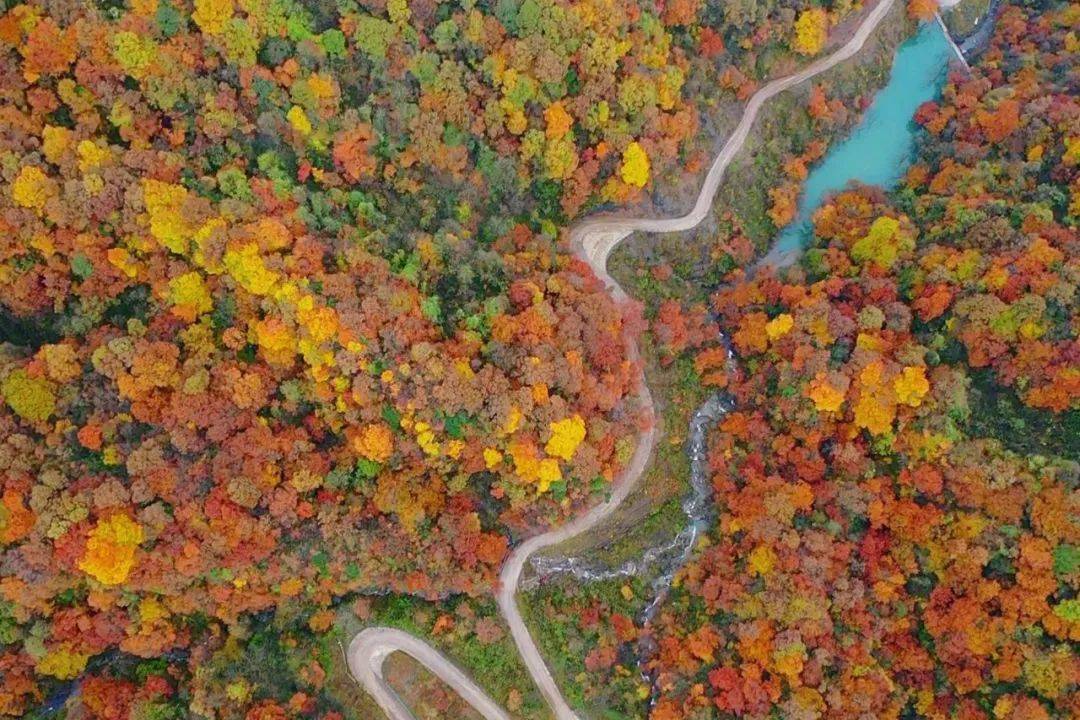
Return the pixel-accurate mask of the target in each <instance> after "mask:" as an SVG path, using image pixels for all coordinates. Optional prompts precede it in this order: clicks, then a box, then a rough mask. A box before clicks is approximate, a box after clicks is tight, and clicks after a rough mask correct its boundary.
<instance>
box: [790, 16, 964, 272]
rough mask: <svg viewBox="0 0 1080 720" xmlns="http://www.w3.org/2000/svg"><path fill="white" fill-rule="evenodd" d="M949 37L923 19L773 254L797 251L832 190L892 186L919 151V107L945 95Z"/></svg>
mask: <svg viewBox="0 0 1080 720" xmlns="http://www.w3.org/2000/svg"><path fill="white" fill-rule="evenodd" d="M954 57H955V55H954V54H953V51H952V48H951V47H950V46H949V41H948V39H947V38H946V37H945V33H944V32H943V31H942V30H941V28H940V27H939V26H938V24H937V23H934V22H929V23H923V25H922V26H921V27H920V28H919V31H918V33H916V34H915V36H914V37H912V38H911V39H909V40H907V41H906V42H905V43H904V44H902V45H901V46H900V47H899V48H898V49H897V51H896V56H895V57H894V59H893V68H892V73H891V74H890V76H889V83H888V84H887V85H886V86H885V87H884V88H882V89H881V90H880V91H879V92H878V94H877V95H875V96H874V101H873V103H872V104H871V105H870V108H869V109H868V110H867V111H866V115H865V116H864V117H863V119H862V121H861V122H860V123H859V124H858V126H856V127H855V129H854V130H853V131H852V133H851V135H850V136H848V137H847V138H846V139H845V140H843V141H841V142H840V143H838V144H836V145H834V146H833V147H832V148H830V149H829V151H828V153H827V154H826V155H825V158H824V159H823V160H822V161H821V162H820V163H818V164H817V165H815V166H814V167H813V168H812V169H811V170H810V174H809V176H808V177H807V178H806V183H805V185H804V186H803V191H802V194H801V195H800V196H799V212H798V214H797V216H796V218H795V221H794V222H792V223H791V224H790V225H788V226H787V227H786V228H784V229H783V230H782V231H781V232H780V234H779V235H778V236H777V238H776V241H775V243H774V247H773V249H772V251H771V253H773V254H789V253H791V252H792V251H797V250H798V249H799V248H800V247H801V246H802V244H803V242H804V241H805V240H806V239H807V238H808V237H809V233H810V218H811V216H812V215H813V213H814V211H815V210H817V209H818V208H819V207H821V203H822V201H823V200H824V199H825V198H826V197H827V196H828V195H830V194H831V193H834V192H836V191H837V190H842V189H843V188H844V187H845V186H847V185H848V183H850V182H852V181H858V182H861V183H863V184H866V185H880V186H881V187H884V188H891V187H893V186H894V185H895V184H896V182H897V180H899V179H900V177H901V176H902V175H903V174H904V172H905V171H906V170H907V168H908V165H910V163H911V158H912V155H913V152H914V150H915V138H916V135H917V133H918V126H916V125H915V123H914V122H913V121H912V119H911V118H912V116H913V115H914V114H915V111H916V110H917V109H918V108H919V106H920V105H922V104H923V103H924V102H926V101H927V100H933V99H935V98H937V97H938V96H939V95H940V94H941V87H942V85H943V84H944V81H945V76H946V73H947V70H948V67H949V60H951V59H952V58H954Z"/></svg>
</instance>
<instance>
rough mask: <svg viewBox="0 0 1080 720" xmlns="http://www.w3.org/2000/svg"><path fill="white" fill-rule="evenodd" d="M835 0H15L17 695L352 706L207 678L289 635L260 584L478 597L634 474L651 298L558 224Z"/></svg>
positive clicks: (10, 585) (80, 701)
mask: <svg viewBox="0 0 1080 720" xmlns="http://www.w3.org/2000/svg"><path fill="white" fill-rule="evenodd" d="M827 7H828V10H829V12H828V13H826V12H825V9H823V7H818V6H817V5H814V7H811V3H809V2H804V1H803V0H798V1H795V2H782V3H778V2H767V3H759V2H725V3H713V2H700V1H699V0H675V1H672V2H666V3H659V2H656V3H654V2H651V1H648V0H643V1H641V2H636V1H633V0H623V1H615V0H596V1H590V2H583V3H582V2H564V1H563V0H524V1H523V2H517V1H516V0H499V2H476V1H475V0H462V2H460V3H451V2H435V1H434V0H412V1H411V2H407V1H406V0H389V1H386V2H384V1H383V0H364V1H362V2H356V1H354V0H340V1H339V2H318V3H300V2H294V1H293V0H235V1H234V0H193V2H187V1H184V2H179V1H177V0H131V2H74V1H67V2H65V1H61V0H56V1H53V0H49V1H45V0H41V1H39V2H30V3H25V4H20V3H14V2H8V3H5V4H4V5H3V8H4V11H3V14H2V15H0V87H2V89H3V95H4V98H5V100H4V103H3V105H2V106H0V118H2V124H3V131H2V134H0V177H2V179H3V183H2V190H0V398H2V401H0V490H2V500H0V543H2V545H0V576H2V579H0V675H2V677H3V686H2V688H0V713H2V714H7V715H20V714H23V713H25V712H27V711H29V710H31V709H34V708H39V709H40V708H42V707H58V706H59V705H60V704H63V703H64V698H65V697H66V693H68V692H69V691H71V690H72V689H74V690H76V693H75V695H73V696H72V698H71V700H70V701H68V703H67V704H68V705H71V706H79V707H80V709H81V712H83V713H84V714H85V716H87V717H110V718H111V717H126V716H130V717H179V716H189V715H190V714H192V713H194V714H196V715H219V716H225V717H233V716H244V715H245V714H246V715H247V717H249V718H252V719H255V720H257V719H259V718H277V717H284V716H286V715H288V716H297V715H308V716H315V715H319V714H321V713H324V712H331V711H330V710H328V709H327V707H328V705H327V704H326V703H323V702H322V701H321V700H320V701H318V702H317V701H316V699H315V698H314V696H309V695H305V694H304V693H302V692H300V691H299V690H298V689H297V688H299V687H305V688H311V687H314V686H315V685H314V684H313V683H312V682H309V681H310V678H311V677H312V674H314V675H316V676H317V675H318V672H321V671H320V670H317V668H320V667H321V668H323V670H322V671H325V669H326V667H325V665H324V664H323V665H320V664H319V663H318V662H316V666H315V667H307V666H304V668H301V669H298V668H296V667H286V666H284V665H283V664H280V663H279V664H276V665H275V664H270V665H269V667H272V668H274V669H275V670H276V671H278V672H276V673H270V672H267V673H263V674H262V675H259V678H260V682H259V683H254V682H253V683H251V684H250V686H249V685H245V686H244V687H243V688H241V689H237V690H235V692H233V693H232V694H231V695H228V696H227V697H226V698H224V699H222V698H218V697H214V698H213V699H212V700H207V699H206V696H205V694H202V693H204V689H205V688H206V687H207V683H209V682H210V680H208V678H213V677H216V676H214V675H213V673H212V672H211V671H210V670H209V669H207V668H206V667H204V664H206V663H208V662H209V659H210V658H212V657H216V658H220V657H242V656H244V653H254V654H258V653H267V654H268V657H271V658H276V657H278V656H279V655H280V653H279V650H281V648H282V644H283V643H284V642H285V639H284V638H283V637H278V636H275V635H273V634H270V633H267V632H265V631H264V632H262V633H261V634H256V635H252V634H251V632H250V623H251V621H252V620H253V618H261V619H262V620H267V619H268V618H272V617H273V618H276V619H277V620H276V621H280V622H281V623H282V626H284V625H289V624H290V623H291V624H292V626H295V627H299V628H306V629H307V630H308V631H310V632H312V633H316V634H318V633H324V632H326V631H327V630H328V629H329V628H330V627H331V625H332V624H333V622H334V618H335V615H334V610H333V608H334V606H335V605H336V604H337V603H339V602H340V601H341V599H342V598H343V597H346V596H349V595H352V594H356V593H367V592H384V591H391V592H399V593H410V594H414V595H422V596H425V597H428V598H435V597H446V596H448V595H451V594H454V593H464V594H468V595H471V596H482V595H484V594H486V593H489V592H490V591H491V588H492V586H493V584H494V581H495V577H496V575H497V571H498V568H499V566H500V563H501V562H502V560H503V558H504V556H505V554H506V552H507V549H508V547H509V545H510V544H511V543H512V542H513V541H514V540H516V539H517V538H518V537H520V536H522V535H524V534H527V533H531V532H535V531H537V530H538V529H540V528H542V527H544V526H547V525H549V524H550V523H553V522H558V521H560V520H561V519H563V518H565V517H568V516H570V515H571V514H573V513H575V512H577V511H579V510H580V508H581V507H582V506H583V505H585V504H588V503H590V502H594V501H595V500H596V499H598V498H600V497H602V496H603V494H604V492H605V491H606V488H607V484H608V483H609V482H610V481H611V479H612V478H613V477H614V475H615V473H616V472H617V470H618V468H619V467H620V466H621V464H622V463H623V462H624V461H625V460H626V457H627V456H628V454H629V452H630V450H631V448H632V442H633V437H634V434H635V433H636V431H637V429H638V425H639V424H640V423H641V422H646V421H647V419H646V418H641V417H639V415H640V413H639V412H638V409H637V408H636V406H635V404H634V401H633V399H632V391H633V389H634V388H633V383H634V381H635V378H636V377H637V372H636V369H635V368H634V367H632V366H631V365H630V364H629V363H628V362H627V361H626V358H625V357H624V349H623V342H622V336H623V333H624V331H633V330H634V329H635V327H636V325H635V323H636V318H635V317H634V312H633V311H632V310H630V311H624V310H621V309H620V308H617V307H616V306H615V305H614V304H613V302H612V301H611V299H610V298H609V296H608V294H607V293H606V291H605V290H604V288H603V287H602V286H601V285H600V284H599V283H598V282H596V280H595V278H593V277H592V276H591V273H590V272H589V271H588V269H587V268H586V267H585V266H584V265H583V264H581V263H580V262H578V261H576V260H574V259H572V257H571V256H570V255H569V254H568V253H567V252H566V249H565V247H562V246H561V245H560V244H559V243H558V241H557V238H558V236H559V226H560V225H561V224H563V223H565V222H566V221H567V220H568V219H569V218H571V217H573V216H575V215H577V214H578V213H580V212H581V211H583V210H584V209H588V208H591V207H594V206H597V205H600V204H603V203H616V202H631V201H639V200H643V199H644V198H645V193H646V191H647V190H648V189H649V188H651V187H652V183H653V178H654V177H656V176H657V174H658V173H667V172H671V171H673V170H677V169H678V168H679V166H680V163H681V161H682V160H683V157H682V154H683V153H684V152H685V151H687V149H688V147H689V144H690V140H691V139H692V138H693V137H694V136H695V133H696V131H697V128H698V122H699V112H700V110H701V109H702V107H706V108H707V106H708V104H709V103H712V102H713V100H714V98H713V96H712V95H710V96H709V97H708V98H706V99H705V101H702V100H701V98H697V97H695V98H694V100H689V99H688V98H689V97H694V96H693V94H692V93H689V92H688V91H687V87H688V84H689V83H691V82H699V83H704V82H712V81H713V80H716V79H719V80H720V83H721V86H722V87H723V88H724V89H725V91H726V92H727V93H728V94H729V95H730V96H731V98H732V99H735V98H745V97H746V96H747V95H748V94H749V93H750V92H751V91H752V90H753V89H754V87H756V83H757V81H758V77H759V75H760V74H762V73H764V72H768V71H770V70H771V69H772V68H774V67H775V66H776V65H777V63H782V62H785V61H789V60H790V58H793V57H795V56H796V55H798V56H802V55H813V54H815V53H817V52H820V51H821V50H822V48H823V45H824V42H825V40H826V30H827V27H828V26H829V25H830V24H834V23H836V22H838V21H839V20H840V19H841V18H843V17H844V16H846V15H847V14H848V13H849V12H850V10H851V9H852V7H851V4H850V3H848V2H846V1H843V0H841V1H840V2H836V3H832V4H829V5H828V6H827ZM804 18H805V19H804ZM797 19H798V20H797ZM624 312H625V313H626V317H624ZM294 630H295V628H294ZM282 632H284V631H282ZM290 637H291V636H290ZM301 670H302V672H301ZM298 673H300V674H301V675H303V674H304V673H307V675H303V677H300V679H297V678H298ZM304 677H306V678H307V680H304ZM73 681H74V682H73ZM76 683H77V684H76ZM73 685H74V688H73ZM230 687H231V686H230ZM298 693H299V696H302V697H299V699H297V698H298ZM121 700H122V701H121ZM331 704H332V703H331ZM335 712H336V710H335ZM327 717H330V715H327Z"/></svg>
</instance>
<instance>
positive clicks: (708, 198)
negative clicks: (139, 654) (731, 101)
mask: <svg viewBox="0 0 1080 720" xmlns="http://www.w3.org/2000/svg"><path fill="white" fill-rule="evenodd" d="M893 2H894V0H880V2H878V4H877V5H876V6H875V7H874V9H873V10H871V11H870V13H869V14H867V16H866V18H864V19H863V21H862V23H861V24H860V25H859V27H858V29H857V30H856V31H855V33H854V34H853V35H852V36H851V38H850V39H849V40H848V41H847V42H846V43H844V45H843V46H841V47H840V48H839V49H837V50H836V51H835V52H833V53H832V54H830V55H827V56H826V57H823V58H821V59H819V60H816V61H815V62H813V63H811V64H810V65H808V66H806V67H805V68H803V69H802V70H800V71H799V72H797V73H795V74H793V75H789V76H788V77H785V78H780V79H778V80H773V81H772V82H770V83H768V84H767V85H765V86H763V87H762V88H761V89H760V90H758V91H757V92H756V93H754V95H753V97H751V98H750V101H749V102H748V103H747V104H746V109H745V110H744V111H743V116H742V119H741V120H740V121H739V124H738V126H737V127H736V128H735V131H734V132H732V134H731V137H729V138H728V139H727V142H725V143H724V146H723V147H722V148H721V149H720V152H719V153H718V154H717V155H716V158H715V159H714V160H713V163H712V166H711V167H710V168H709V173H708V174H707V175H706V176H705V182H704V183H703V184H702V187H701V192H700V193H699V194H698V198H697V202H696V203H695V204H694V207H693V209H692V210H691V211H690V212H688V213H686V214H685V215H682V216H679V217H674V218H660V219H654V218H611V219H607V218H604V219H592V220H587V221H585V222H582V223H580V224H579V225H577V226H576V227H575V228H574V229H573V230H572V231H571V233H570V242H571V246H572V248H573V250H574V253H575V254H576V255H577V256H578V257H579V258H581V259H582V260H584V261H585V262H586V263H588V265H589V267H591V268H592V270H593V272H594V273H595V274H596V276H597V277H598V278H600V279H601V280H603V282H604V283H605V284H606V285H607V287H608V289H609V291H610V292H611V294H612V296H613V297H614V298H615V299H616V300H624V299H625V298H626V293H625V292H624V291H623V289H622V288H621V287H620V286H619V284H618V283H617V282H615V280H614V278H612V277H611V275H609V274H608V271H607V260H608V256H609V255H611V252H612V250H614V249H615V247H616V246H617V245H618V244H619V243H620V242H621V241H622V240H623V239H624V238H626V237H627V236H628V235H630V234H631V233H633V232H637V231H640V232H649V233H667V232H678V231H681V230H689V229H691V228H693V227H695V226H696V225H697V224H698V223H700V222H701V221H702V220H704V219H705V218H706V217H707V216H708V213H709V208H710V207H711V206H712V202H713V197H714V196H715V195H716V189H717V188H718V187H719V185H720V180H721V179H723V176H724V171H725V170H726V169H727V167H728V165H730V164H731V161H732V159H733V158H734V157H735V155H736V153H738V152H739V150H740V149H741V148H742V146H743V144H744V143H745V142H746V138H747V136H748V135H749V134H750V130H751V129H752V128H753V125H754V121H755V120H756V119H757V115H758V112H759V111H760V110H761V106H762V105H764V103H765V102H766V101H767V100H768V99H769V98H771V97H773V96H774V95H777V94H778V93H781V92H783V91H784V90H787V89H788V88H791V87H794V86H795V85H798V84H800V83H803V82H805V81H807V80H809V79H810V78H813V77H814V76H816V75H819V74H821V73H823V72H825V71H826V70H828V69H830V68H832V67H833V66H835V65H836V64H837V63H840V62H843V61H844V60H847V59H848V58H850V57H852V56H853V55H855V53H857V52H858V51H859V50H861V49H862V47H863V45H864V44H865V43H866V40H867V38H869V37H870V33H872V32H873V31H874V29H875V28H876V27H877V26H878V24H879V23H880V22H881V20H882V19H883V18H884V17H885V16H886V15H888V13H889V10H890V9H891V8H892V5H893ZM625 340H626V350H627V358H628V359H629V360H631V361H632V362H636V361H637V360H638V357H639V353H638V346H637V340H636V338H634V337H630V336H627V337H626V338H625ZM639 402H640V404H641V406H642V408H644V409H645V410H647V411H648V412H649V413H652V412H653V402H652V396H651V395H650V393H649V388H648V387H647V386H646V384H645V379H644V377H642V379H641V390H640V393H639ZM655 442H656V431H655V429H654V426H653V425H652V424H650V425H649V428H648V429H647V430H645V431H644V432H642V434H641V437H640V438H639V439H638V443H637V447H636V448H635V450H634V455H633V457H632V458H631V460H630V464H629V465H628V466H627V467H626V468H625V469H624V470H623V472H622V473H621V474H620V476H619V478H617V479H616V481H615V485H614V491H613V492H612V494H611V497H610V498H609V499H608V500H607V501H605V502H604V503H601V504H600V505H597V506H595V507H593V508H592V509H590V510H589V511H588V512H586V513H585V514H584V515H580V516H578V517H577V518H576V519H574V520H573V521H571V522H569V523H567V524H566V525H563V526H561V527H559V528H556V529H554V530H551V531H549V532H546V533H543V534H541V535H536V536H535V537H532V538H530V539H528V540H526V541H525V542H523V543H522V544H521V545H519V546H518V547H517V548H516V549H515V550H514V551H513V552H512V553H511V554H510V556H509V557H508V558H507V560H506V564H505V565H503V569H502V572H501V573H500V575H499V579H500V586H499V591H498V594H497V596H496V599H497V600H498V603H499V609H500V610H501V611H502V614H503V618H504V619H505V620H506V624H507V625H508V626H509V628H510V634H511V636H512V637H513V638H514V643H515V644H516V645H517V648H518V652H519V653H520V654H521V659H522V661H523V662H524V663H525V666H526V667H527V668H528V670H529V674H530V675H531V676H532V678H533V681H534V682H535V683H536V686H537V687H538V688H539V689H540V692H541V694H542V695H543V696H544V699H545V700H546V701H547V704H548V706H549V707H550V708H551V711H552V714H553V715H554V716H555V718H556V720H579V718H578V716H577V714H576V713H574V711H573V710H571V709H570V706H569V705H568V704H567V703H566V700H565V699H564V698H563V695H562V693H561V692H560V691H559V687H558V685H556V684H555V680H554V678H552V676H551V671H549V670H548V668H547V665H546V664H545V663H544V659H543V657H542V656H541V655H540V651H539V650H538V649H537V647H536V643H535V642H534V641H533V639H532V635H530V634H529V629H528V627H527V626H526V625H525V621H524V619H523V618H522V616H521V611H520V609H519V608H518V605H517V588H518V583H519V582H520V580H521V572H522V570H523V568H524V567H525V563H526V562H527V561H528V559H529V557H530V556H531V555H533V554H534V553H535V552H537V551H539V550H542V549H544V548H547V547H551V546H552V545H558V544H559V543H562V542H564V541H566V540H569V539H570V538H572V537H574V536H576V535H579V534H581V533H583V532H586V531H588V530H590V529H591V528H593V527H595V526H596V525H598V524H599V523H601V522H602V521H603V520H605V519H606V518H607V517H608V516H609V515H610V514H611V513H612V512H613V511H614V510H615V508H617V507H618V506H619V505H620V504H621V503H622V501H623V500H625V499H626V496H627V495H629V494H630V491H631V490H633V488H634V487H635V486H636V485H637V483H638V480H640V479H641V475H642V473H643V472H644V471H645V467H646V466H647V465H648V462H649V457H650V455H651V454H652V449H653V445H654V444H655ZM394 651H401V652H404V653H406V654H407V655H410V656H411V657H413V659H415V660H416V661H417V662H419V663H421V664H422V665H424V666H425V667H427V668H428V670H430V671H431V672H432V673H434V674H435V675H437V676H438V677H439V678H441V679H442V680H443V682H445V683H446V684H447V685H449V686H450V687H452V688H453V689H454V690H455V691H456V692H457V693H458V694H460V695H461V697H462V698H463V699H464V700H466V701H467V702H468V703H469V704H470V705H472V706H473V707H474V708H475V709H476V711H477V712H479V713H480V715H482V716H483V717H484V718H485V719H486V720H508V719H509V716H508V715H507V714H506V712H504V711H503V710H502V708H501V707H500V706H499V705H498V704H497V703H495V701H493V700H492V699H491V698H490V697H488V695H487V694H486V693H485V692H484V691H483V690H481V689H480V687H479V686H478V685H477V684H476V683H475V682H473V681H472V680H471V679H469V678H468V677H467V676H466V675H465V674H464V673H463V672H461V670H459V669H458V668H457V667H456V666H455V665H454V664H453V663H452V662H450V660H448V659H447V658H446V657H445V656H444V655H442V654H440V653H439V652H438V651H436V650H435V649H434V648H432V647H431V646H430V645H428V644H427V643H425V642H424V641H423V640H420V639H419V638H416V637H414V636H412V635H409V634H407V633H404V632H401V631H400V630H395V629H392V628H383V627H376V628H368V629H367V630H364V631H363V632H361V633H359V634H358V635H357V636H356V637H355V638H353V640H352V642H351V643H350V644H349V650H348V655H347V657H348V662H349V669H350V670H351V671H352V673H353V675H354V676H355V677H356V679H357V681H359V682H360V684H361V685H362V686H363V687H364V689H366V690H367V691H368V692H369V693H371V695H372V697H374V698H375V701H376V703H378V705H379V707H380V708H382V709H383V711H384V712H385V713H386V715H387V717H388V718H390V720H415V718H414V717H413V715H412V713H411V712H410V711H409V709H408V707H406V706H405V704H404V703H403V702H402V701H401V699H400V698H399V697H398V696H397V694H396V693H394V691H393V689H392V688H390V686H389V685H387V683H386V681H385V680H384V679H383V675H382V666H383V662H384V661H385V659H386V656H387V655H389V654H390V653H391V652H394Z"/></svg>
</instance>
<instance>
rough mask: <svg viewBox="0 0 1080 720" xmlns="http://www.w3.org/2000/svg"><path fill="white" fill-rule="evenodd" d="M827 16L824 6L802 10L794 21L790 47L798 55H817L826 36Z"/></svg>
mask: <svg viewBox="0 0 1080 720" xmlns="http://www.w3.org/2000/svg"><path fill="white" fill-rule="evenodd" d="M828 27H829V16H828V14H827V13H826V12H825V10H824V8H810V9H809V10H803V11H802V13H801V14H800V15H799V19H798V20H796V21H795V38H794V39H793V40H792V42H791V47H792V49H793V50H794V51H795V52H797V53H799V54H800V55H817V54H818V53H819V52H821V48H822V47H823V46H824V45H825V40H826V39H827V37H828Z"/></svg>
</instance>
